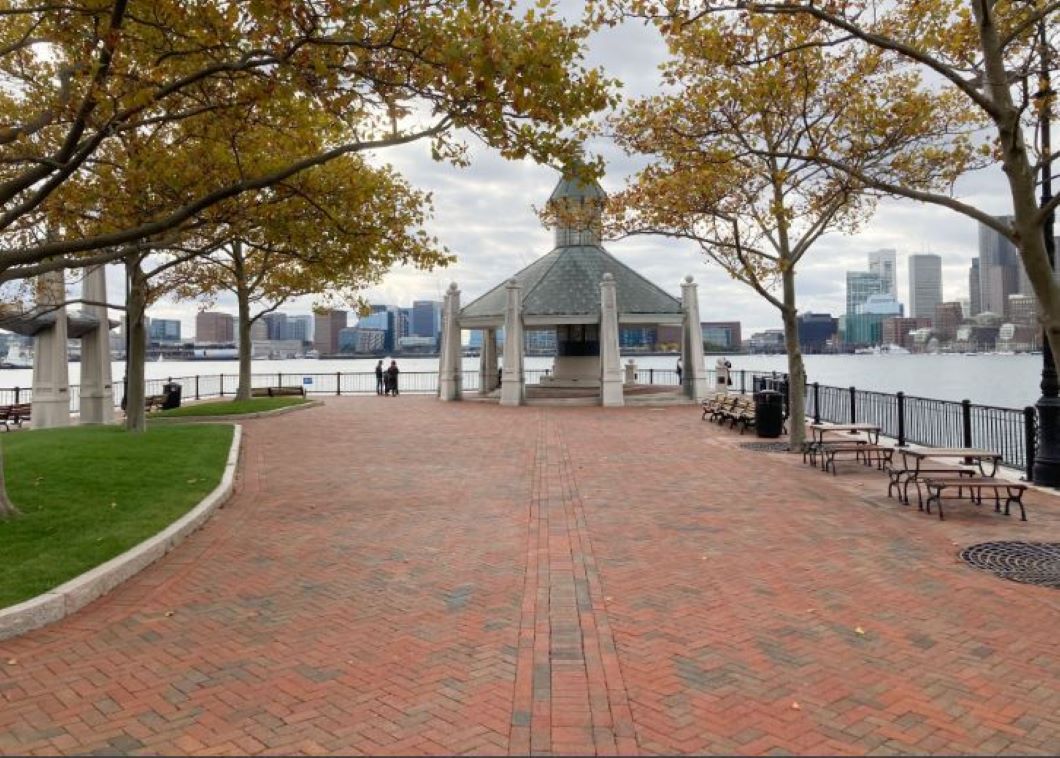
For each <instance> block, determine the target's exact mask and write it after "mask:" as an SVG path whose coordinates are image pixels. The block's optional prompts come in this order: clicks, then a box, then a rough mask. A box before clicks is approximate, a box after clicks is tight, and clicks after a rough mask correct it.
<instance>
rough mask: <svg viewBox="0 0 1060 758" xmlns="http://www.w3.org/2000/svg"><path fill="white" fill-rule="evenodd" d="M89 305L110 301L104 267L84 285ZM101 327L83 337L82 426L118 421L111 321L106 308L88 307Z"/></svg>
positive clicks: (88, 275)
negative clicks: (116, 416) (115, 405)
mask: <svg viewBox="0 0 1060 758" xmlns="http://www.w3.org/2000/svg"><path fill="white" fill-rule="evenodd" d="M81 292H82V297H83V298H84V300H85V301H87V302H88V303H105V302H107V278H106V273H105V271H104V268H103V266H93V267H92V268H90V269H89V270H88V272H87V273H86V274H85V280H84V283H83V284H82V285H81ZM84 312H85V313H86V314H87V315H89V316H95V317H96V319H98V321H99V328H97V329H93V330H92V331H91V332H89V333H88V334H86V335H85V336H84V337H82V338H81V423H82V424H110V423H112V422H113V421H114V387H113V385H112V382H111V369H110V322H109V321H108V319H107V307H106V306H105V305H92V304H89V305H86V306H85V308H84Z"/></svg>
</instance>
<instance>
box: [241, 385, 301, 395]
mask: <svg viewBox="0 0 1060 758" xmlns="http://www.w3.org/2000/svg"><path fill="white" fill-rule="evenodd" d="M292 395H298V396H300V397H305V387H300V386H299V387H255V388H254V389H252V390H251V391H250V396H251V397H288V396H292Z"/></svg>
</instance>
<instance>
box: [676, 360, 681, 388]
mask: <svg viewBox="0 0 1060 758" xmlns="http://www.w3.org/2000/svg"><path fill="white" fill-rule="evenodd" d="M681 370H682V366H681V359H680V358H678V359H677V383H678V384H680V383H681Z"/></svg>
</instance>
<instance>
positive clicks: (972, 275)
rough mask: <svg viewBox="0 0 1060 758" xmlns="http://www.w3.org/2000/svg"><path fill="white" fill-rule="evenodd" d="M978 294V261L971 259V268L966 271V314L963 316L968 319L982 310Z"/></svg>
mask: <svg viewBox="0 0 1060 758" xmlns="http://www.w3.org/2000/svg"><path fill="white" fill-rule="evenodd" d="M979 292H980V290H979V259H978V258H972V267H971V268H970V269H968V313H967V314H965V315H967V316H968V317H969V318H971V317H972V316H978V315H979V312H980V311H982V310H983V304H982V302H981V300H980V297H979Z"/></svg>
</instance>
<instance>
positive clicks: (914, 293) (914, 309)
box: [909, 254, 942, 321]
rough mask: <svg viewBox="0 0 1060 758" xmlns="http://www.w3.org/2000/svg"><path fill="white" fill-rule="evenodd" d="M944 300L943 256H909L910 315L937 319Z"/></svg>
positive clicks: (932, 319) (931, 319)
mask: <svg viewBox="0 0 1060 758" xmlns="http://www.w3.org/2000/svg"><path fill="white" fill-rule="evenodd" d="M941 302H942V258H940V257H939V256H937V255H931V254H924V255H910V256H909V316H910V317H911V318H926V319H929V320H930V321H934V319H935V308H936V307H937V306H938V304H939V303H941Z"/></svg>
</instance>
